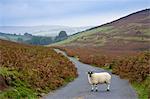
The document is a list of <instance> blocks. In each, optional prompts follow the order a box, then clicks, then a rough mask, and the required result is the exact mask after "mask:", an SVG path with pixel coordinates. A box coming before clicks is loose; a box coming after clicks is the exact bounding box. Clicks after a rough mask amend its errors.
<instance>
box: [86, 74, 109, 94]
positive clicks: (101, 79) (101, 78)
mask: <svg viewBox="0 0 150 99" xmlns="http://www.w3.org/2000/svg"><path fill="white" fill-rule="evenodd" d="M88 81H89V83H90V84H91V86H92V90H91V91H94V87H95V89H96V91H98V88H97V85H98V84H106V85H107V91H109V88H110V82H111V75H110V74H109V73H107V72H102V73H93V72H88Z"/></svg>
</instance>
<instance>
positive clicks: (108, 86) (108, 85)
mask: <svg viewBox="0 0 150 99" xmlns="http://www.w3.org/2000/svg"><path fill="white" fill-rule="evenodd" d="M109 88H110V84H109V83H108V84H107V91H109V90H110V89H109Z"/></svg>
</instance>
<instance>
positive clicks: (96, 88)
mask: <svg viewBox="0 0 150 99" xmlns="http://www.w3.org/2000/svg"><path fill="white" fill-rule="evenodd" d="M95 91H96V92H97V91H98V87H97V84H96V85H95Z"/></svg>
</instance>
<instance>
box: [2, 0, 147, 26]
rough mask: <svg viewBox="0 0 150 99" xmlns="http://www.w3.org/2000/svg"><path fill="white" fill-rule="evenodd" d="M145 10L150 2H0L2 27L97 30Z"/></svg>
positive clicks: (78, 0)
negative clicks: (60, 26) (44, 26)
mask: <svg viewBox="0 0 150 99" xmlns="http://www.w3.org/2000/svg"><path fill="white" fill-rule="evenodd" d="M146 8H150V2H149V0H0V26H35V25H63V26H96V25H100V24H103V23H106V22H110V21H112V20H114V19H118V18H120V17H122V16H125V15H128V14H130V13H133V12H136V11H139V10H142V9H146Z"/></svg>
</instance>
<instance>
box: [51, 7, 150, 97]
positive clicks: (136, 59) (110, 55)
mask: <svg viewBox="0 0 150 99" xmlns="http://www.w3.org/2000/svg"><path fill="white" fill-rule="evenodd" d="M149 43H150V9H146V10H142V11H139V12H136V13H133V14H130V15H128V16H125V17H123V18H120V19H118V20H115V21H113V22H110V23H107V24H104V25H101V26H97V27H94V28H91V29H88V30H86V31H83V32H80V33H77V34H75V35H72V36H71V37H70V38H68V39H67V40H64V41H62V42H59V43H56V44H54V46H55V47H58V48H60V49H63V50H65V51H66V52H67V54H68V55H70V56H75V57H77V58H78V59H79V60H80V61H82V62H84V63H88V64H92V65H94V66H98V67H102V68H105V69H108V70H111V71H112V72H113V73H115V74H118V75H119V76H120V77H122V78H126V79H129V81H130V82H132V85H133V86H134V88H135V89H136V91H137V93H138V94H139V99H148V96H149V97H150V94H149V93H150V86H149V85H150V76H149V75H150V65H149V62H150V53H149V50H150V45H149Z"/></svg>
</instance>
